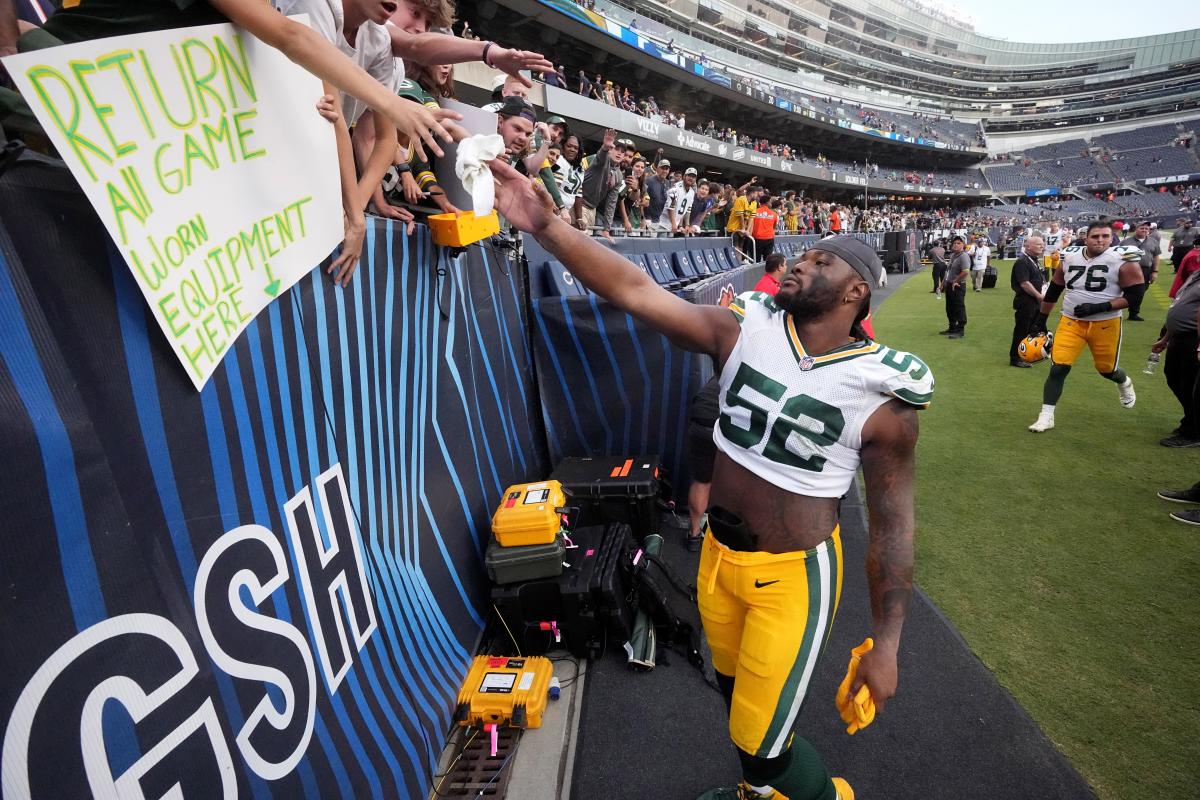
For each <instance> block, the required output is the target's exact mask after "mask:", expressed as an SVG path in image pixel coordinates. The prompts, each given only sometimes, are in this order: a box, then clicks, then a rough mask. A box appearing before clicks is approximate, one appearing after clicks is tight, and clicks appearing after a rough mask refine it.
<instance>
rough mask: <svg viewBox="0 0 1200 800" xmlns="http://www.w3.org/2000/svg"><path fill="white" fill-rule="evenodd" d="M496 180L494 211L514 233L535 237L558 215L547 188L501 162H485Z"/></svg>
mask: <svg viewBox="0 0 1200 800" xmlns="http://www.w3.org/2000/svg"><path fill="white" fill-rule="evenodd" d="M488 164H489V166H490V167H491V168H492V177H493V178H495V180H496V210H497V211H499V212H500V213H501V214H503V215H504V218H505V219H507V220H508V221H509V223H511V224H512V226H513V227H515V228H516V229H517V230H521V231H525V232H526V233H532V234H533V235H534V236H537V235H538V234H539V233H541V232H542V231H544V230H545V229H546V228H547V227H548V226H549V225H550V223H552V222H553V221H554V219H555V217H556V216H557V214H556V209H555V207H554V200H552V199H551V198H550V193H549V192H547V191H546V187H544V186H542V185H541V184H539V183H536V182H534V181H532V180H530V179H529V178H527V177H525V176H524V175H522V174H521V173H519V172H517V171H516V170H515V169H513V168H512V167H511V166H510V165H509V164H507V163H505V162H504V160H503V159H496V160H495V161H490V162H488Z"/></svg>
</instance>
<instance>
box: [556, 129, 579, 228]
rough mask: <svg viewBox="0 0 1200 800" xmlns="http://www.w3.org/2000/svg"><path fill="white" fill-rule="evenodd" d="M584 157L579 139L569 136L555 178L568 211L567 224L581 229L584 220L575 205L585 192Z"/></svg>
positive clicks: (563, 146)
mask: <svg viewBox="0 0 1200 800" xmlns="http://www.w3.org/2000/svg"><path fill="white" fill-rule="evenodd" d="M582 156H583V149H582V148H581V147H580V146H579V137H578V136H576V135H575V134H573V133H572V134H569V135H568V136H567V138H566V140H565V141H564V142H563V145H562V155H561V156H560V157H559V159H558V167H559V169H558V174H557V175H556V176H555V177H556V178H557V179H558V192H559V194H560V195H561V196H562V201H563V206H564V207H565V208H566V210H567V214H566V217H565V218H566V220H567V222H569V223H571V224H572V225H575V226H576V227H580V226H581V225H582V222H583V220H582V218H581V217H579V216H578V215H579V209H578V207H577V205H576V203H575V198H576V197H578V196H579V193H580V192H581V191H582V190H583V167H582V166H581V165H580V161H581V159H582Z"/></svg>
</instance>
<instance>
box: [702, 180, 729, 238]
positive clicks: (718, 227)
mask: <svg viewBox="0 0 1200 800" xmlns="http://www.w3.org/2000/svg"><path fill="white" fill-rule="evenodd" d="M708 192H709V194H710V195H712V196H713V197H714V198H715V202H714V203H713V206H712V208H710V209H709V211H708V214H706V215H705V217H704V219H703V220H702V221H701V223H700V229H701V231H703V232H705V233H714V234H716V233H719V232H721V231H723V230H725V225H726V223H728V222H729V204H730V200H729V198H730V197H732V196H733V186H731V185H729V184H720V183H710V184H709V187H708Z"/></svg>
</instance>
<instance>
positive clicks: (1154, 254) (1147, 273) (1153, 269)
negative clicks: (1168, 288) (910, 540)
mask: <svg viewBox="0 0 1200 800" xmlns="http://www.w3.org/2000/svg"><path fill="white" fill-rule="evenodd" d="M1121 244H1122V245H1123V246H1127V247H1137V248H1138V249H1140V250H1141V251H1142V261H1141V267H1142V277H1143V278H1145V280H1146V284H1147V286H1148V285H1149V284H1152V283H1154V282H1155V281H1156V280H1158V257H1159V255H1161V253H1162V244H1161V243H1160V242H1159V241H1158V240H1156V239H1155V238H1153V237H1152V236H1151V235H1150V222H1149V220H1142V221H1141V222H1139V223H1138V224H1137V227H1135V228H1134V229H1133V236H1130V237H1128V238H1126V239H1124V240H1122V241H1121ZM1141 311H1142V295H1137V297H1136V299H1135V300H1134V301H1133V302H1131V303H1130V304H1129V321H1130V322H1143V321H1144V319H1145V318H1144V317H1142V316H1141Z"/></svg>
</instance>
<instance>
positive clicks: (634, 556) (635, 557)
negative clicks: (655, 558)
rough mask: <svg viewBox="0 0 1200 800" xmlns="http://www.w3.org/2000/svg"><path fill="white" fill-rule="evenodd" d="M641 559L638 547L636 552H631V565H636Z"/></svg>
mask: <svg viewBox="0 0 1200 800" xmlns="http://www.w3.org/2000/svg"><path fill="white" fill-rule="evenodd" d="M641 560H642V551H641V550H640V549H639V550H638V551H637V552H636V553H634V554H633V565H634V566H635V567H636V566H637V565H638V562H639V561H641Z"/></svg>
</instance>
